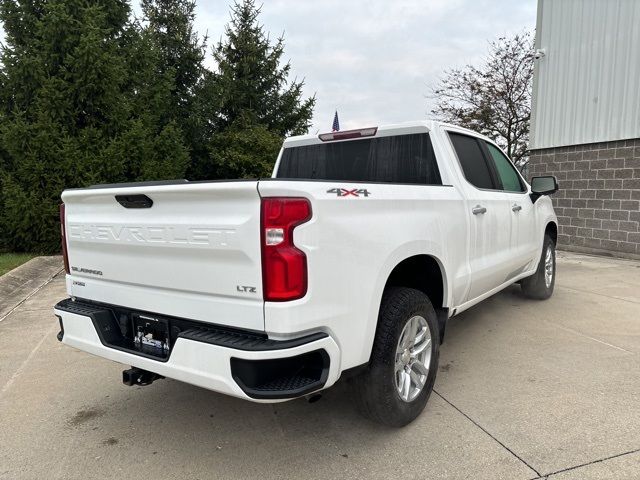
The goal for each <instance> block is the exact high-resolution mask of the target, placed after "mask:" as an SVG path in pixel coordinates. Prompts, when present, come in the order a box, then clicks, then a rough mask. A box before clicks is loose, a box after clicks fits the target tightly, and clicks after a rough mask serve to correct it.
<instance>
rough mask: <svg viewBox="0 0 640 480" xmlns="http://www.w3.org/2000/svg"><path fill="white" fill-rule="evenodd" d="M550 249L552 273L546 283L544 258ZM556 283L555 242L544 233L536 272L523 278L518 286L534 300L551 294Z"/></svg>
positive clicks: (542, 298)
mask: <svg viewBox="0 0 640 480" xmlns="http://www.w3.org/2000/svg"><path fill="white" fill-rule="evenodd" d="M549 250H551V252H550V254H551V260H552V262H553V263H552V266H551V269H552V274H551V282H550V284H549V285H547V282H546V280H545V270H546V262H545V260H546V258H547V252H548V251H549ZM555 284H556V244H555V242H554V241H553V239H552V238H551V237H550V236H549V235H547V234H545V236H544V242H543V244H542V254H541V255H540V262H539V263H538V269H537V270H536V273H534V274H533V275H532V276H530V277H527V278H524V279H523V280H522V283H521V284H520V287H521V288H522V292H523V293H524V294H525V295H526V296H527V297H529V298H534V299H536V300H546V299H547V298H549V297H550V296H551V295H552V294H553V287H554V286H555Z"/></svg>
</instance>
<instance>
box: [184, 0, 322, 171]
mask: <svg viewBox="0 0 640 480" xmlns="http://www.w3.org/2000/svg"><path fill="white" fill-rule="evenodd" d="M259 15H260V8H258V7H256V5H255V2H254V1H253V0H243V1H242V2H240V3H235V4H234V6H233V7H232V8H231V23H230V24H228V25H227V27H226V30H225V33H226V38H225V39H224V40H220V41H219V42H218V44H217V45H216V47H215V48H214V51H213V57H214V60H215V61H216V64H217V70H216V72H214V73H213V74H212V75H210V76H208V77H207V79H206V83H207V84H206V85H205V87H204V92H205V94H206V95H207V96H208V98H210V99H211V105H212V106H213V107H214V108H215V112H213V113H214V115H213V117H212V119H211V124H212V125H213V126H214V127H215V130H216V131H217V133H214V135H213V138H212V140H211V142H210V155H211V156H210V158H209V159H208V161H207V162H206V163H204V164H200V165H199V166H198V167H199V168H197V169H196V171H195V175H196V176H198V177H200V178H215V177H218V178H220V177H222V178H230V177H238V176H240V177H246V176H268V175H270V173H271V169H272V167H273V163H274V161H275V159H276V156H277V154H278V150H279V148H280V144H281V142H282V139H283V138H284V137H285V136H287V135H292V134H302V133H305V132H306V131H307V130H308V128H309V126H310V122H311V117H312V115H313V107H314V105H315V97H311V98H307V99H302V87H303V85H304V82H303V81H296V80H293V81H291V82H290V81H289V80H288V77H289V73H290V70H291V65H290V64H289V63H288V62H287V63H286V64H284V65H281V60H282V55H283V53H284V38H283V37H280V38H278V39H277V40H276V41H275V43H272V42H271V41H270V39H269V36H268V35H267V34H265V32H264V29H263V27H262V26H261V25H260V24H259V23H258V16H259ZM223 139H224V140H223ZM229 142H231V143H229ZM230 152H233V154H232V155H229V154H230ZM252 158H253V160H251V159H252ZM252 162H253V165H251V163H252Z"/></svg>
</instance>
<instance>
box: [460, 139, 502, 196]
mask: <svg viewBox="0 0 640 480" xmlns="http://www.w3.org/2000/svg"><path fill="white" fill-rule="evenodd" d="M449 138H451V143H453V148H454V149H455V151H456V154H457V155H458V159H459V160H460V165H461V166H462V172H463V173H464V176H465V178H466V179H467V180H468V181H469V183H471V184H472V185H475V186H476V187H478V188H485V189H493V188H495V187H494V185H493V181H492V180H491V173H489V167H488V166H487V162H486V161H485V159H484V155H483V154H482V149H481V148H480V143H479V142H478V140H477V139H476V138H474V137H469V136H467V135H461V134H459V133H453V132H449Z"/></svg>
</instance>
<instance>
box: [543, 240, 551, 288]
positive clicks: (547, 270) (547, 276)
mask: <svg viewBox="0 0 640 480" xmlns="http://www.w3.org/2000/svg"><path fill="white" fill-rule="evenodd" d="M552 280H553V252H552V251H551V246H548V247H547V253H545V256H544V284H545V285H546V287H547V288H549V287H550V286H551V281H552Z"/></svg>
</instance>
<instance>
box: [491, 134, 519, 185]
mask: <svg viewBox="0 0 640 480" xmlns="http://www.w3.org/2000/svg"><path fill="white" fill-rule="evenodd" d="M485 145H486V146H487V149H488V150H489V154H490V155H491V158H493V162H494V164H495V166H496V170H497V171H498V176H499V177H500V181H501V182H502V189H503V190H506V191H507V192H524V185H522V182H521V181H520V177H519V176H518V173H517V172H516V169H515V167H514V166H513V165H512V164H511V162H510V161H509V159H508V158H507V157H505V156H504V155H503V153H502V152H501V151H500V150H498V149H497V148H496V147H495V146H494V145H491V144H490V143H488V142H485Z"/></svg>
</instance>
